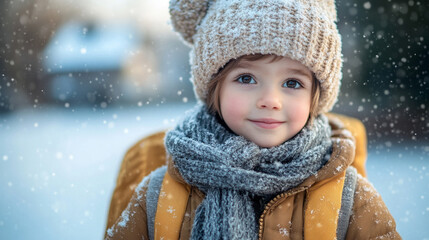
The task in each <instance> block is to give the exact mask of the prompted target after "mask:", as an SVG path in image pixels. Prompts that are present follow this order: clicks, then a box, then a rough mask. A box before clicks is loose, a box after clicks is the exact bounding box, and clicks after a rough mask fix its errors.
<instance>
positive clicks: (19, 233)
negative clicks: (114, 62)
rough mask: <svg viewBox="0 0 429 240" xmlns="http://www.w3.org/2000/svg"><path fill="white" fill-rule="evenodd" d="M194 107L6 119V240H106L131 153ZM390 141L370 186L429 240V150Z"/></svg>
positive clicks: (2, 180) (372, 161)
mask: <svg viewBox="0 0 429 240" xmlns="http://www.w3.org/2000/svg"><path fill="white" fill-rule="evenodd" d="M193 104H194V103H187V104H184V103H180V104H179V105H167V104H160V105H159V106H158V107H156V106H152V105H143V106H141V107H138V106H137V104H136V106H134V107H130V108H125V109H124V108H123V109H119V108H117V109H112V108H111V107H110V106H109V107H107V108H105V109H99V110H97V111H93V110H92V109H79V108H75V107H74V106H73V105H71V106H70V107H69V108H62V109H46V108H42V109H38V110H33V109H29V110H23V111H19V112H15V113H13V114H11V115H0V193H1V198H0V239H18V240H19V239H47V240H49V239H65V240H67V239H102V238H103V235H104V229H105V222H106V218H107V213H108V206H109V204H110V197H111V194H112V191H113V187H114V185H115V182H116V177H117V174H118V171H119V166H120V161H121V159H122V157H123V156H124V154H125V151H126V149H127V148H129V147H131V145H133V144H134V143H135V142H136V141H137V140H139V139H140V138H141V137H143V136H146V135H148V134H150V133H153V132H156V131H157V130H161V129H167V128H168V127H170V126H172V125H173V124H174V123H175V122H177V118H178V117H181V116H183V113H184V112H185V110H187V109H189V108H191V107H192V106H193ZM137 116H138V118H137ZM164 120H166V121H164ZM34 123H38V127H34ZM110 123H112V124H110ZM124 129H127V130H128V131H127V133H124ZM390 141H391V142H392V145H391V146H390V147H389V146H387V145H390V144H387V145H386V144H385V142H380V143H374V142H372V146H370V147H371V148H370V152H369V158H368V165H367V170H368V176H369V179H370V181H371V182H372V183H373V185H374V186H375V188H376V189H377V191H378V192H379V193H380V194H381V196H382V198H383V200H384V201H385V203H386V205H387V206H388V208H389V210H390V212H391V213H392V215H393V216H394V217H395V220H396V224H397V226H398V231H399V233H400V234H402V236H403V238H404V239H424V238H427V237H428V236H429V229H428V228H427V226H426V225H427V223H428V222H429V203H428V201H427V198H428V196H429V185H428V184H427V182H428V180H429V171H428V170H429V145H428V144H427V143H426V144H423V143H416V144H413V145H398V144H396V142H395V141H394V140H390ZM393 143H395V144H393ZM377 144H379V146H378V145H377ZM282 227H283V226H282ZM415 229H418V231H415ZM279 230H280V229H279Z"/></svg>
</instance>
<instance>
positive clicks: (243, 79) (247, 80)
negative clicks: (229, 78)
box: [237, 75, 256, 84]
mask: <svg viewBox="0 0 429 240" xmlns="http://www.w3.org/2000/svg"><path fill="white" fill-rule="evenodd" d="M237 81H238V82H239V83H243V84H255V83H256V81H255V79H253V77H252V76H250V75H241V76H239V77H238V78H237Z"/></svg>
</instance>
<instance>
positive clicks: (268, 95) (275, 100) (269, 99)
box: [257, 91, 282, 110]
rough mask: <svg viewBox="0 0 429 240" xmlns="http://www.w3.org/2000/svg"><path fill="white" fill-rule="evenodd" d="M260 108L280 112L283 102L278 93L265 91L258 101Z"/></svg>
mask: <svg viewBox="0 0 429 240" xmlns="http://www.w3.org/2000/svg"><path fill="white" fill-rule="evenodd" d="M257 106H258V108H265V109H273V110H279V109H281V108H282V102H281V99H280V96H279V94H278V93H277V92H276V91H265V93H264V94H262V96H261V97H260V98H259V100H258V101H257Z"/></svg>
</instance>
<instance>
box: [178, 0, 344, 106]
mask: <svg viewBox="0 0 429 240" xmlns="http://www.w3.org/2000/svg"><path fill="white" fill-rule="evenodd" d="M170 14H171V20H172V24H173V27H174V29H175V30H176V31H178V32H179V33H180V34H181V36H182V37H183V39H184V40H185V41H186V42H187V43H188V44H190V45H191V47H192V50H191V53H190V56H191V60H190V61H191V68H192V79H191V81H192V82H193V83H194V87H195V92H196V94H197V96H198V97H199V98H200V99H201V100H202V101H205V100H206V97H207V91H208V89H207V86H208V82H209V81H210V80H211V78H212V76H213V74H215V73H217V72H218V70H219V69H220V68H221V67H223V66H224V65H225V64H226V63H228V61H229V60H231V59H236V58H239V57H241V56H243V55H250V54H274V55H278V56H285V57H289V58H291V59H294V60H297V61H299V62H301V63H302V64H304V65H305V66H307V67H308V68H309V69H310V70H311V71H312V72H313V73H315V75H316V78H317V79H318V80H319V82H320V84H321V95H320V100H319V107H318V111H317V112H318V113H324V112H328V111H329V110H331V109H332V106H333V105H334V103H335V102H336V99H337V95H338V90H339V86H340V79H341V76H342V75H341V67H342V56H341V37H340V35H339V33H338V29H337V26H336V24H335V21H336V18H337V16H336V10H335V4H334V0H170Z"/></svg>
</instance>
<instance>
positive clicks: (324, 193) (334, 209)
mask: <svg viewBox="0 0 429 240" xmlns="http://www.w3.org/2000/svg"><path fill="white" fill-rule="evenodd" d="M345 175H346V171H343V172H342V173H340V174H338V175H335V176H333V177H331V178H328V179H325V180H322V181H320V182H317V183H316V184H314V185H313V186H311V187H310V188H309V189H308V190H307V200H306V205H305V213H304V239H311V240H312V239H336V237H337V232H336V230H337V220H338V216H339V209H340V208H341V198H342V193H343V187H344V180H345Z"/></svg>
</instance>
